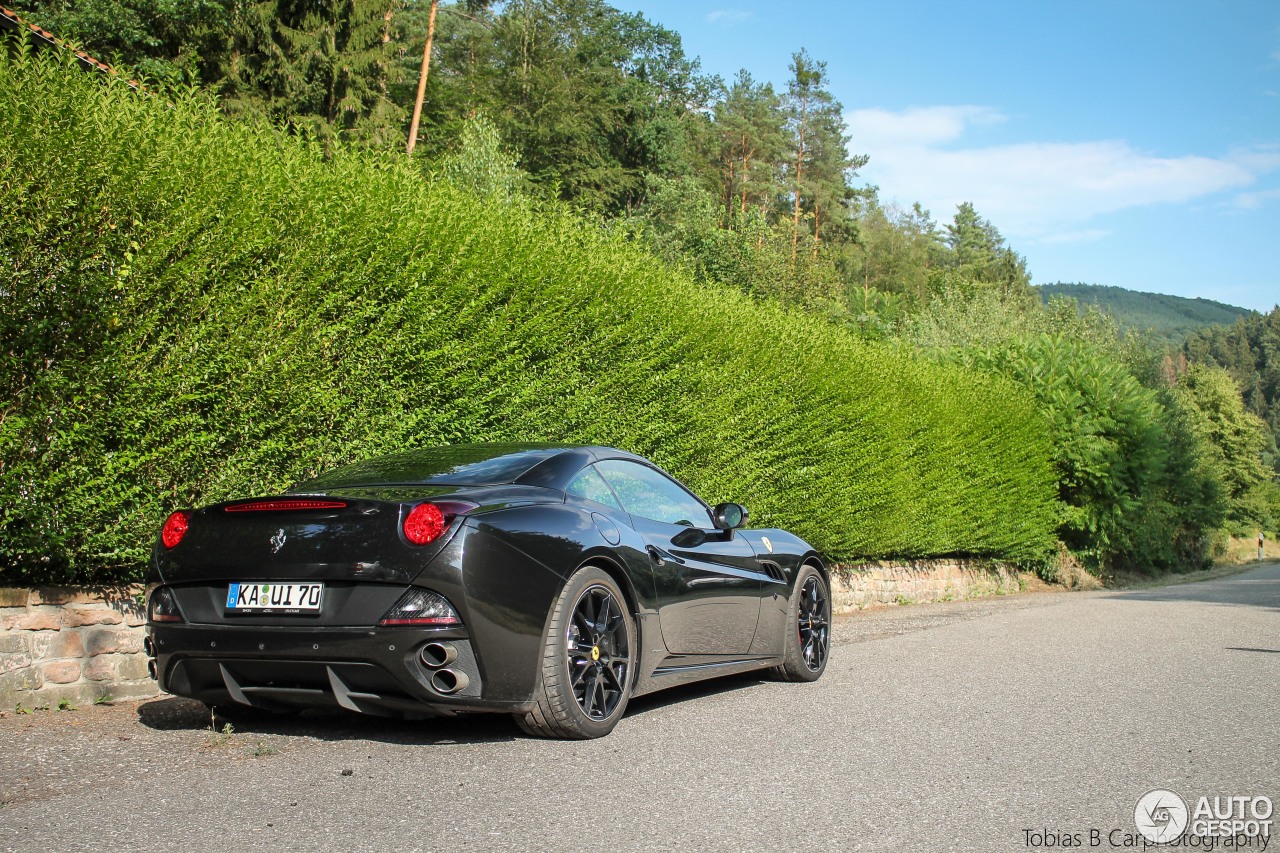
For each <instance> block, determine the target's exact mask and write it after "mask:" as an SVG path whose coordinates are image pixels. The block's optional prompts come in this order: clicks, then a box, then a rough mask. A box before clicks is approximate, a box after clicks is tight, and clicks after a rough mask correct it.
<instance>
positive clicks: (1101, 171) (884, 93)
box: [612, 0, 1280, 311]
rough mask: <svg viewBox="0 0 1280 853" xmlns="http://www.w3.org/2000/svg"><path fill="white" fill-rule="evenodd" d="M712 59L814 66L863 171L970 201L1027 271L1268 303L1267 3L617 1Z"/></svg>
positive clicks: (1271, 282) (715, 64)
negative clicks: (798, 61) (798, 59)
mask: <svg viewBox="0 0 1280 853" xmlns="http://www.w3.org/2000/svg"><path fill="white" fill-rule="evenodd" d="M612 5H614V6H615V7H616V8H619V9H622V10H624V11H634V12H641V13H642V14H644V15H645V17H647V18H649V19H650V20H652V21H655V22H657V23H659V24H662V25H663V26H666V27H667V28H669V29H672V30H675V31H676V32H678V33H680V35H681V37H682V39H683V41H684V46H685V50H686V52H687V53H689V54H690V55H693V56H698V57H700V58H701V60H702V64H703V68H704V70H706V71H708V72H711V73H715V74H719V75H721V76H722V77H724V78H725V79H726V80H728V79H730V78H732V76H733V75H734V74H735V73H736V72H737V70H738V69H739V68H746V69H747V70H748V71H750V72H751V74H752V75H753V76H754V77H755V78H756V79H757V80H768V81H771V82H773V83H774V85H775V87H777V88H782V89H785V86H786V82H787V79H788V77H789V71H788V65H789V63H790V61H791V54H792V53H793V52H794V51H797V50H799V49H800V48H801V47H804V48H806V49H807V50H808V51H809V53H810V54H811V55H812V56H813V57H814V58H816V59H819V60H823V61H825V62H826V63H827V71H828V74H829V76H830V81H831V82H830V88H831V91H832V92H833V94H834V95H835V96H836V97H837V98H838V99H839V100H840V102H841V103H842V104H843V105H844V108H845V117H846V121H847V123H848V125H849V133H850V135H851V136H852V141H851V143H850V150H851V151H852V152H854V153H859V154H869V155H870V156H871V161H870V163H869V164H868V165H867V166H866V167H865V168H864V169H863V170H862V171H861V173H860V175H861V179H862V181H863V182H865V183H872V184H875V185H877V186H879V187H880V194H881V198H882V199H883V200H885V201H896V202H898V203H900V204H901V205H903V206H910V205H911V204H912V203H913V202H916V201H919V202H921V203H923V204H924V206H925V207H926V208H928V209H929V210H930V211H931V212H932V213H933V215H934V218H935V219H937V220H938V221H939V222H943V221H947V220H949V219H950V218H951V217H952V215H953V214H954V213H955V206H956V205H957V204H958V203H960V202H962V201H972V202H973V203H974V205H975V206H976V207H977V209H978V212H979V213H980V214H981V215H983V216H985V217H986V218H987V219H990V220H991V221H992V222H993V223H994V224H995V225H996V227H997V228H999V229H1000V231H1001V233H1003V234H1004V235H1005V237H1006V238H1007V239H1008V241H1009V243H1010V245H1011V246H1012V247H1013V248H1014V249H1015V250H1017V251H1019V252H1021V253H1022V254H1023V255H1025V256H1026V258H1027V262H1028V266H1029V267H1030V269H1031V273H1032V276H1033V278H1034V280H1035V282H1036V283H1043V282H1051V281H1077V282H1086V283H1093V284H1107V285H1115V286H1118V287H1126V288H1129V289H1131V290H1144V291H1151V292H1157V293H1171V294H1176V295H1178V296H1201V297H1205V298H1207V299H1215V300H1218V301H1220V302H1227V303H1230V304H1234V305H1241V306H1244V307H1247V308H1254V309H1257V310H1263V311H1265V310H1268V309H1270V308H1271V307H1272V306H1273V305H1275V304H1276V303H1277V302H1280V0H1251V1H1250V2H1246V0H1214V2H1205V1H1202V0H1106V2H1089V0H1086V1H1085V2H1064V1H1061V0H1060V2H1040V0H1020V2H1012V0H1000V2H962V0H954V2H946V0H914V2H910V1H909V0H899V2H894V0H862V2H853V0H849V1H848V2H835V0H808V2H782V0H773V1H772V2H766V0H678V2H677V0H613V2H612Z"/></svg>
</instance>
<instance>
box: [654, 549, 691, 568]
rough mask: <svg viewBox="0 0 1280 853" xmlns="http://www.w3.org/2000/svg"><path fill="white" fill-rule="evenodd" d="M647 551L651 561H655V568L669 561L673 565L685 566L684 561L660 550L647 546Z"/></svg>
mask: <svg viewBox="0 0 1280 853" xmlns="http://www.w3.org/2000/svg"><path fill="white" fill-rule="evenodd" d="M645 550H646V551H648V552H649V559H650V560H652V561H653V564H654V565H655V566H661V565H663V564H664V563H666V562H667V561H668V560H670V561H671V562H673V563H680V564H681V565H684V560H682V559H680V558H679V557H677V556H675V555H674V554H668V553H667V552H666V551H663V550H662V549H660V548H655V547H653V546H652V545H646V546H645Z"/></svg>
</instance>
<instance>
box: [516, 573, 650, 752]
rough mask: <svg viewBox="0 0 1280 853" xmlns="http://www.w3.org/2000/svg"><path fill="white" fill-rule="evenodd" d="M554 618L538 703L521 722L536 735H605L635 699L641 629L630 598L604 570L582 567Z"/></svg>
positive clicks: (537, 692) (536, 694) (519, 716)
mask: <svg viewBox="0 0 1280 853" xmlns="http://www.w3.org/2000/svg"><path fill="white" fill-rule="evenodd" d="M548 621H549V625H548V628H547V636H546V641H545V646H544V648H543V655H542V671H541V677H540V679H539V684H538V686H537V688H536V689H535V691H534V695H533V700H534V705H533V708H532V709H531V710H530V711H529V712H528V713H525V714H517V715H516V718H515V719H516V722H517V723H518V724H519V725H520V728H522V729H524V731H525V732H527V733H528V734H531V735H536V736H538V737H556V738H578V739H583V738H596V737H603V736H604V735H607V734H608V733H609V732H611V731H613V727H614V726H616V725H617V724H618V720H620V719H621V718H622V715H623V713H624V712H625V711H626V707H627V700H628V699H629V698H630V697H631V682H632V678H633V675H634V666H633V665H634V663H635V659H636V652H635V650H636V628H635V622H634V621H633V619H632V617H631V611H630V610H629V609H628V606H627V600H626V598H625V597H624V596H623V594H622V590H621V589H619V588H618V584H617V583H616V582H615V581H614V580H613V578H611V577H610V576H609V575H608V574H607V573H606V572H605V571H603V570H602V569H598V568H596V567H595V566H584V567H582V568H581V569H579V570H578V571H577V572H575V573H574V575H573V576H572V577H571V578H569V581H568V583H566V584H565V586H564V589H563V590H561V592H560V597H559V598H558V599H557V601H556V603H555V606H554V607H553V608H552V611H551V617H550V619H549V620H548Z"/></svg>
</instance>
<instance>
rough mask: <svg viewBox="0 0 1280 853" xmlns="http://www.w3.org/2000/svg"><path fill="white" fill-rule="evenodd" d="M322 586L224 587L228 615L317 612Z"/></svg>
mask: <svg viewBox="0 0 1280 853" xmlns="http://www.w3.org/2000/svg"><path fill="white" fill-rule="evenodd" d="M322 598H324V584H322V583H316V582H306V583H272V582H267V583H244V582H233V583H231V584H229V585H228V586H227V611H228V612H230V613H319V612H320V600H321V599H322Z"/></svg>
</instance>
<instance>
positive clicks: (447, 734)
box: [138, 697, 520, 746]
mask: <svg viewBox="0 0 1280 853" xmlns="http://www.w3.org/2000/svg"><path fill="white" fill-rule="evenodd" d="M138 721H139V722H140V723H142V724H143V725H144V726H147V727H148V728H151V729H157V730H166V731H177V730H187V731H208V732H219V731H222V730H223V727H224V726H226V725H228V724H230V725H231V728H232V731H233V732H235V733H236V734H270V735H277V736H280V737H297V738H312V739H315V740H324V741H344V740H371V741H379V742H381V743H403V744H413V745H417V746H449V745H457V744H469V743H496V742H500V741H509V740H514V739H515V738H517V737H519V736H520V733H519V730H518V729H517V728H516V725H515V723H514V722H512V721H511V719H510V718H508V717H507V716H505V715H502V714H471V715H467V716H459V717H430V718H427V719H420V720H405V719H398V718H394V717H373V716H363V715H360V714H350V713H347V712H345V711H340V710H336V709H335V710H332V711H329V710H317V709H308V710H306V711H302V712H300V713H297V714H289V715H280V716H275V717H272V716H268V715H261V714H255V715H252V716H249V715H240V714H232V715H231V716H229V717H226V716H223V715H222V714H220V713H218V714H214V713H212V712H210V710H209V708H208V707H207V706H206V705H204V703H202V702H197V701H195V700H193V699H181V698H178V697H168V698H164V699H156V700H154V701H151V702H146V703H143V704H142V705H140V706H139V707H138Z"/></svg>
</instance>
